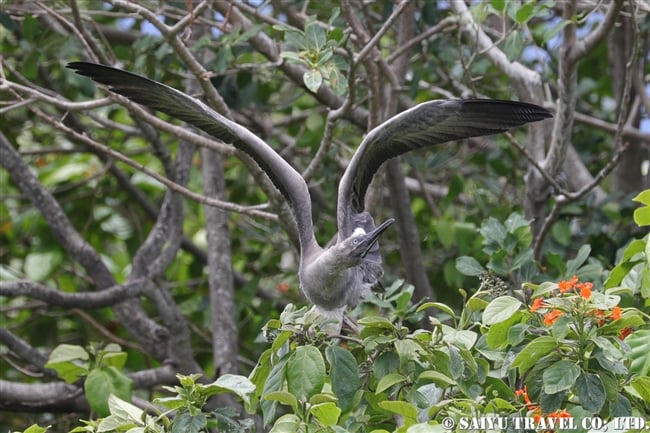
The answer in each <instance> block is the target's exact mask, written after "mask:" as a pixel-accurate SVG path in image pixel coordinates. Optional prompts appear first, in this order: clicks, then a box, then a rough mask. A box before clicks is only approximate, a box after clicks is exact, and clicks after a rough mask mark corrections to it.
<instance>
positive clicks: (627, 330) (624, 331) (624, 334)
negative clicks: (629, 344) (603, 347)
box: [618, 326, 632, 340]
mask: <svg viewBox="0 0 650 433" xmlns="http://www.w3.org/2000/svg"><path fill="white" fill-rule="evenodd" d="M631 333H632V328H631V327H629V326H628V327H627V328H623V329H621V332H620V333H619V334H618V338H620V339H621V340H625V337H627V336H628V335H630V334H631Z"/></svg>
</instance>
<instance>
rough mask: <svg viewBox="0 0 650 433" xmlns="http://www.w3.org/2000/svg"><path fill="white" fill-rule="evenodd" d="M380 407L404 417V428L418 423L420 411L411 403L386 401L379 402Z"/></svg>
mask: <svg viewBox="0 0 650 433" xmlns="http://www.w3.org/2000/svg"><path fill="white" fill-rule="evenodd" d="M379 407H380V408H382V409H384V410H387V411H388V412H392V413H396V414H398V415H401V416H403V417H404V426H406V427H409V426H410V425H412V424H415V423H416V422H418V410H417V408H416V407H415V406H413V405H412V404H411V403H407V402H405V401H392V400H385V401H382V402H379Z"/></svg>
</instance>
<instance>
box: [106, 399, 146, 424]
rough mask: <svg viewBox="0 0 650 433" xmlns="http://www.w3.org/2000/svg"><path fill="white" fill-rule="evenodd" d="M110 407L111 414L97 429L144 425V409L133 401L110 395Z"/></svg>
mask: <svg viewBox="0 0 650 433" xmlns="http://www.w3.org/2000/svg"><path fill="white" fill-rule="evenodd" d="M108 408H109V411H110V413H111V415H110V416H108V417H106V418H104V419H103V420H102V421H101V422H100V423H99V425H98V426H97V431H98V432H100V433H101V432H112V431H115V430H125V427H127V428H130V427H135V426H142V425H144V423H143V421H142V419H143V415H144V411H143V410H142V409H140V408H139V407H136V406H134V405H132V404H131V403H127V402H126V401H124V400H122V399H120V398H118V397H116V396H114V395H110V396H109V397H108Z"/></svg>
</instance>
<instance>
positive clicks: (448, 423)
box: [442, 416, 456, 430]
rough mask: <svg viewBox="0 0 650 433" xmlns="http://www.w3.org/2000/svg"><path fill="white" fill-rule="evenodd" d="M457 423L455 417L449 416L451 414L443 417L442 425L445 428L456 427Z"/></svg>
mask: <svg viewBox="0 0 650 433" xmlns="http://www.w3.org/2000/svg"><path fill="white" fill-rule="evenodd" d="M455 425H456V422H455V421H454V419H453V418H451V417H449V416H446V417H444V418H443V419H442V427H443V428H444V429H445V430H451V429H453V428H454V426H455Z"/></svg>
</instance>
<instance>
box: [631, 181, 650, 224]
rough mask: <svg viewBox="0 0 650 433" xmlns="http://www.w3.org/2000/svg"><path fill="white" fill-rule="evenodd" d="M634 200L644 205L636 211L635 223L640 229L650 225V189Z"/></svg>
mask: <svg viewBox="0 0 650 433" xmlns="http://www.w3.org/2000/svg"><path fill="white" fill-rule="evenodd" d="M632 200H633V201H636V202H638V203H642V204H643V205H644V206H642V207H640V208H637V209H635V210H634V214H633V218H634V222H635V223H636V224H637V225H638V226H639V227H644V226H648V225H650V189H646V190H644V191H641V192H640V193H639V194H638V195H637V196H636V197H634V198H633V199H632Z"/></svg>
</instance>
